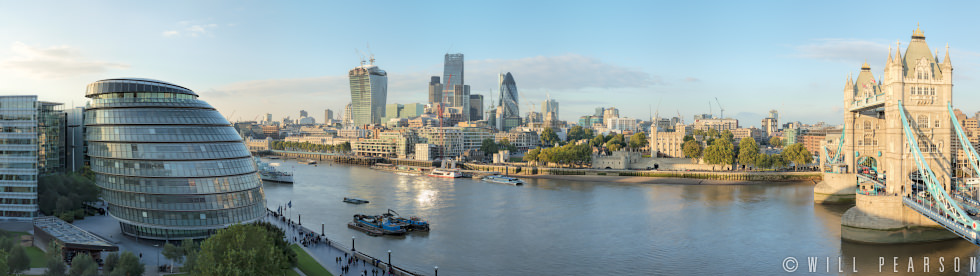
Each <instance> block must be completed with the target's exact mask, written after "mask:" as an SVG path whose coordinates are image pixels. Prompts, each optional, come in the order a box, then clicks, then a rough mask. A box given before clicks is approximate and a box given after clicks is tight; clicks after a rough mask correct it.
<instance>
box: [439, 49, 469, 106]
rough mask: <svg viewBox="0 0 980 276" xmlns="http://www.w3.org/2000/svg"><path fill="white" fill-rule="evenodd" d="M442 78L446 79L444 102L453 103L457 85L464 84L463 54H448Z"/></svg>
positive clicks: (443, 94)
mask: <svg viewBox="0 0 980 276" xmlns="http://www.w3.org/2000/svg"><path fill="white" fill-rule="evenodd" d="M442 80H443V81H445V83H443V85H442V89H443V90H442V97H443V100H442V102H444V103H448V104H450V106H455V105H452V103H453V101H454V94H453V93H454V92H455V89H456V86H457V85H464V84H466V83H464V82H463V54H462V53H457V54H446V59H445V62H444V63H443V69H442Z"/></svg>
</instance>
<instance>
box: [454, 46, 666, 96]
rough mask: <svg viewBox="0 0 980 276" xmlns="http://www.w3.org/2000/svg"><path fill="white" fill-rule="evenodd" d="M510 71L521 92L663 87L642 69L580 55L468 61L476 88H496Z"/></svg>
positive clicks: (468, 68)
mask: <svg viewBox="0 0 980 276" xmlns="http://www.w3.org/2000/svg"><path fill="white" fill-rule="evenodd" d="M506 72H510V73H511V74H513V75H514V80H515V81H516V82H517V87H518V89H521V88H524V89H549V90H577V89H585V88H637V87H650V86H653V85H661V84H663V80H662V79H661V78H660V77H659V76H654V75H651V74H649V73H647V72H643V71H641V70H639V69H635V68H628V67H623V66H619V65H615V64H610V63H606V62H603V61H601V60H599V59H596V58H592V57H586V56H582V55H577V54H567V55H562V56H551V57H545V56H537V57H529V58H521V59H486V60H475V61H468V62H467V63H466V80H467V81H466V83H467V84H470V86H471V87H474V88H477V86H479V88H490V87H493V88H496V86H497V74H499V73H506ZM469 80H473V81H472V82H471V81H469Z"/></svg>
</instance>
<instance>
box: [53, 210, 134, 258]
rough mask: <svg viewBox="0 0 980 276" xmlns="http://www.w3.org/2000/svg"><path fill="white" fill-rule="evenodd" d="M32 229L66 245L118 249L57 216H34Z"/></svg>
mask: <svg viewBox="0 0 980 276" xmlns="http://www.w3.org/2000/svg"><path fill="white" fill-rule="evenodd" d="M34 229H35V230H40V231H43V232H44V233H46V234H47V235H50V236H51V237H52V238H54V239H56V240H58V241H60V242H61V243H63V244H64V245H65V246H66V247H86V248H93V249H104V250H110V251H111V250H119V248H118V247H116V246H115V245H113V244H111V243H109V242H108V241H106V240H103V239H102V238H100V237H98V236H96V235H94V234H92V233H89V232H88V231H85V230H83V229H82V228H78V226H75V225H73V224H70V223H67V222H65V221H63V220H61V219H59V218H57V217H51V216H47V217H38V218H35V219H34ZM35 234H38V233H35Z"/></svg>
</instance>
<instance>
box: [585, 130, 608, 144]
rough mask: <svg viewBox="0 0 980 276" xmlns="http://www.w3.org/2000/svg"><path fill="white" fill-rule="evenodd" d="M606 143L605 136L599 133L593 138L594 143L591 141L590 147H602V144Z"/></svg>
mask: <svg viewBox="0 0 980 276" xmlns="http://www.w3.org/2000/svg"><path fill="white" fill-rule="evenodd" d="M605 143H606V137H605V136H603V135H602V133H599V135H596V136H595V137H592V141H589V145H590V146H593V147H598V146H602V144H605Z"/></svg>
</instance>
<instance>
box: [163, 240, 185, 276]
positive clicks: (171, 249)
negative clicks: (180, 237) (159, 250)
mask: <svg viewBox="0 0 980 276" xmlns="http://www.w3.org/2000/svg"><path fill="white" fill-rule="evenodd" d="M163 257H164V258H167V260H170V273H173V272H174V265H175V264H176V263H177V262H178V261H180V258H182V257H184V252H182V250H181V248H180V247H177V246H176V245H174V244H172V243H169V242H168V243H166V244H164V245H163Z"/></svg>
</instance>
